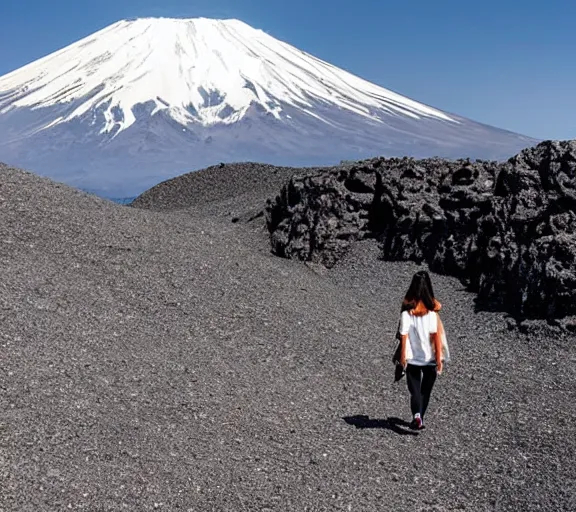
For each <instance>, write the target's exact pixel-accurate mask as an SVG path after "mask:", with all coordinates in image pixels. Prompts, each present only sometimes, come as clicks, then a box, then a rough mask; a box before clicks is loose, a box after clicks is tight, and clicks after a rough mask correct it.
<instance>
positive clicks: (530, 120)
mask: <svg viewBox="0 0 576 512" xmlns="http://www.w3.org/2000/svg"><path fill="white" fill-rule="evenodd" d="M144 16H170V17H197V16H205V17H213V18H238V19H241V20H243V21H245V22H246V23H248V24H250V25H252V26H254V27H256V28H261V29H263V30H265V31H266V32H268V33H269V34H271V35H272V36H274V37H277V38H279V39H282V40H284V41H286V42H288V43H290V44H293V45H294V46H297V47H298V48H300V49H302V50H305V51H307V52H309V53H312V54H314V55H316V56H317V57H319V58H321V59H324V60H326V61H329V62H330V63H332V64H334V65H337V66H339V67H342V68H344V69H346V70H348V71H351V72H353V73H355V74H357V75H360V76H361V77H363V78H366V79H368V80H370V81H372V82H375V83H377V84H379V85H382V86H384V87H386V88H388V89H392V90H394V91H397V92H399V93H400V94H403V95H404V96H408V97H410V98H413V99H415V100H418V101H420V102H422V103H426V104H429V105H432V106H434V107H437V108H440V109H442V110H445V111H448V112H452V113H456V114H459V115H462V116H465V117H469V118H472V119H474V120H476V121H480V122H484V123H487V124H491V125H494V126H498V127H501V128H506V129H509V130H512V131H516V132H519V133H522V134H525V135H531V136H533V137H538V138H543V139H544V138H557V139H568V138H576V66H575V57H576V0H547V1H546V2H544V1H543V0H541V1H538V2H537V1H535V0H394V1H389V0H0V75H3V74H5V73H7V72H9V71H11V70H13V69H16V68H18V67H20V66H23V65H24V64H27V63H28V62H31V61H33V60H35V59H37V58H40V57H42V56H44V55H47V54H48V53H50V52H52V51H55V50H57V49H59V48H62V47H64V46H66V45H68V44H70V43H72V42H74V41H77V40H78V39H80V38H82V37H85V36H87V35H89V34H91V33H92V32H95V31H96V30H99V29H101V28H104V27H105V26H107V25H109V24H111V23H114V22H116V21H118V20H120V19H123V18H133V17H144Z"/></svg>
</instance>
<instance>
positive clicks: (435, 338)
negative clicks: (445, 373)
mask: <svg viewBox="0 0 576 512" xmlns="http://www.w3.org/2000/svg"><path fill="white" fill-rule="evenodd" d="M430 337H431V338H432V344H433V346H434V354H435V355H436V371H437V372H438V374H441V373H442V370H443V369H444V368H443V366H444V365H443V363H442V339H441V338H440V333H437V332H434V333H432V334H430Z"/></svg>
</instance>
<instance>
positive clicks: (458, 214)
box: [267, 141, 576, 318]
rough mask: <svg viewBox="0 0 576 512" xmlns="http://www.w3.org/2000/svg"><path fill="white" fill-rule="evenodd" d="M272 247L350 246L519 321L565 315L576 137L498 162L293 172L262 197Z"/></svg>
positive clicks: (325, 250) (322, 254)
mask: <svg viewBox="0 0 576 512" xmlns="http://www.w3.org/2000/svg"><path fill="white" fill-rule="evenodd" d="M267 223H268V229H269V231H270V239H271V244H272V251H273V252H274V253H275V254H277V255H279V256H283V257H290V258H299V259H302V260H307V261H314V262H317V263H322V264H324V265H326V266H332V265H333V264H334V263H335V262H336V261H337V260H338V259H339V258H340V257H341V256H342V255H343V254H344V253H345V252H346V250H347V249H348V247H349V246H350V244H351V243H353V242H354V241H356V240H360V239H362V238H366V237H371V238H376V239H377V240H379V241H380V242H381V247H382V257H383V258H384V259H388V260H412V261H416V262H425V263H427V264H428V265H429V266H430V268H431V269H432V270H434V271H436V272H440V273H445V274H451V275H455V276H457V277H459V278H460V279H461V280H463V281H464V282H465V283H466V284H467V285H469V287H470V289H471V290H474V291H476V292H477V293H478V298H479V300H480V302H481V303H484V304H485V305H490V307H497V308H499V309H504V310H507V311H510V312H511V313H514V314H515V315H517V316H519V317H533V318H558V317H564V316H568V315H575V314H576V227H575V226H576V141H570V142H551V141H548V142H544V143H541V144H540V145H538V146H536V147H535V148H531V149H527V150H524V151H523V152H522V153H520V154H519V155H517V156H515V157H513V158H511V159H510V160H509V161H508V162H505V163H497V162H486V161H475V162H472V161H469V160H459V161H447V160H442V159H426V160H414V159H410V158H404V159H383V158H381V159H375V160H371V161H365V162H361V163H358V164H357V165H355V166H352V167H349V168H334V169H332V170H327V171H322V172H319V173H316V174H313V175H308V176H299V177H294V178H292V179H291V180H290V181H289V182H288V183H287V184H286V185H285V186H284V187H283V189H282V191H281V193H280V195H279V196H277V197H276V199H275V200H274V201H269V202H268V207H267Z"/></svg>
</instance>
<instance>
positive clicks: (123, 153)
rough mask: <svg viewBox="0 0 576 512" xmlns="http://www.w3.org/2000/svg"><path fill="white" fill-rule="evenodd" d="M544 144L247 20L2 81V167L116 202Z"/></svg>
mask: <svg viewBox="0 0 576 512" xmlns="http://www.w3.org/2000/svg"><path fill="white" fill-rule="evenodd" d="M535 142H536V141H535V140H533V139H530V138H528V137H523V136H521V135H517V134H515V133H511V132H508V131H505V130H501V129H498V128H493V127H490V126H486V125H483V124H480V123H476V122H473V121H470V120H468V119H465V118H462V117H459V116H456V115H452V114H448V113H445V112H442V111H441V110H438V109H435V108H432V107H429V106H426V105H423V104H421V103H418V102H416V101H413V100H411V99H408V98H406V97H403V96H401V95H399V94H396V93H394V92H391V91H389V90H387V89H384V88H382V87H380V86H377V85H374V84H372V83H370V82H367V81H366V80H363V79H361V78H359V77H357V76H354V75H352V74H350V73H348V72H346V71H343V70H341V69H339V68H337V67H334V66H332V65H330V64H328V63H326V62H323V61H321V60H319V59H317V58H315V57H313V56H312V55H309V54H307V53H305V52H303V51H300V50H298V49H296V48H294V47H293V46H290V45H289V44H286V43H284V42H281V41H279V40H277V39H274V38H273V37H271V36H270V35H268V34H266V33H265V32H263V31H261V30H256V29H254V28H252V27H250V26H248V25H246V24H245V23H243V22H241V21H238V20H211V19H204V18H198V19H166V18H145V19H136V20H125V21H120V22H118V23H115V24H113V25H111V26H109V27H107V28H105V29H103V30H101V31H99V32H96V33H94V34H93V35H91V36H88V37H86V38H85V39H82V40H80V41H78V42H76V43H74V44H72V45H70V46H68V47H66V48H64V49H62V50H60V51H57V52H55V53H53V54H51V55H48V56H47V57H44V58H42V59H40V60H38V61H35V62H33V63H31V64H28V65H27V66H24V67H23V68H20V69H18V70H16V71H13V72H11V73H9V74H7V75H4V76H3V77H0V161H5V162H8V163H11V164H16V165H18V166H21V167H25V168H29V169H31V170H34V171H35V172H37V173H39V174H42V175H46V176H49V177H51V178H54V179H56V180H59V181H63V182H66V183H68V184H70V185H73V186H76V187H79V188H83V189H87V190H91V191H93V192H96V193H99V194H101V195H107V196H111V195H115V196H121V195H135V194H137V193H139V192H141V191H143V190H144V189H146V188H148V187H150V186H152V185H155V184H156V183H158V182H159V181H162V180H165V179H168V178H171V177H174V176H175V175H178V174H182V173H184V172H188V171H190V170H194V169H199V168H202V167H206V166H209V165H213V164H216V163H219V162H231V161H260V162H265V163H274V164H280V165H299V166H302V165H324V164H334V163H336V162H337V161H339V160H343V159H362V158H368V157H372V156H380V155H383V156H401V155H410V156H415V157H425V156H444V157H450V158H452V157H472V158H485V159H503V158H507V157H510V156H512V155H513V154H515V153H517V152H518V151H519V150H521V149H523V148H525V147H527V146H531V145H533V144H534V143H535Z"/></svg>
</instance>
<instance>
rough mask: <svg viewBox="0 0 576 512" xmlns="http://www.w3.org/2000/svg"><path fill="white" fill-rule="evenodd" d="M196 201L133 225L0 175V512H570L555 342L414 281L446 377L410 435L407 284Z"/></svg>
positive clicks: (238, 202) (574, 358) (104, 208)
mask: <svg viewBox="0 0 576 512" xmlns="http://www.w3.org/2000/svg"><path fill="white" fill-rule="evenodd" d="M240 168H241V167H239V168H237V169H240ZM212 172H216V171H212ZM219 172H221V173H222V176H225V175H226V172H227V169H226V168H222V169H220V171H219ZM247 172H248V171H247ZM202 178H203V175H202V173H199V174H197V175H194V177H190V176H189V177H187V178H186V179H188V180H192V181H196V183H197V184H198V187H197V188H196V189H195V190H196V192H195V193H196V196H195V197H196V200H195V201H194V204H189V203H190V202H188V203H187V199H186V198H185V197H182V198H181V199H180V200H179V201H180V202H179V203H177V204H179V205H183V204H188V207H186V208H184V209H182V208H180V209H177V210H173V211H170V207H169V205H167V204H164V205H160V206H158V208H157V210H164V211H152V210H143V209H137V208H129V207H124V206H120V205H116V204H113V203H110V202H107V201H104V200H101V199H98V198H96V197H92V196H87V195H85V194H82V193H79V192H76V191H74V190H72V189H69V188H67V187H65V186H62V185H57V184H55V183H53V182H50V181H48V180H44V179H41V178H38V177H36V176H34V175H31V174H27V173H24V172H22V171H17V170H14V169H10V168H6V167H1V168H0V262H1V265H0V272H1V279H0V287H1V288H0V316H1V323H0V325H1V326H2V328H1V338H0V340H1V345H0V350H1V357H2V367H1V371H0V409H1V411H2V416H1V419H0V510H3V511H44V510H55V511H56V510H88V511H108V510H110V511H112V510H114V511H116V510H134V511H145V510H170V511H172V510H192V511H196V510H198V511H207V510H217V511H220V510H222V511H248V510H254V511H256V510H258V511H262V510H279V511H300V510H303V511H304V510H309V511H324V510H326V511H332V510H354V511H371V510H394V511H396V510H398V511H402V510H410V511H433V510H435V511H445V510H470V511H484V510H542V511H556V510H558V511H560V510H562V511H568V510H574V509H575V508H576V499H575V496H576V487H575V482H576V468H575V466H574V464H573V460H574V459H575V456H576V454H575V447H576V440H575V439H574V435H573V434H574V428H573V425H574V422H575V420H576V408H575V405H574V404H575V401H576V392H575V387H574V382H575V379H576V369H575V368H576V365H575V363H576V353H575V350H576V349H575V348H574V347H575V346H576V345H575V341H576V340H575V339H574V337H569V336H568V335H567V334H565V333H563V332H554V331H551V330H547V329H546V328H544V327H542V328H541V329H540V330H539V331H537V330H536V328H535V330H534V331H533V333H532V334H523V333H521V332H519V331H518V330H516V329H511V328H510V326H509V323H508V320H507V319H506V318H505V316H504V315H503V314H499V313H489V312H480V313H474V296H473V295H471V294H469V293H466V292H465V291H463V290H462V286H461V285H460V284H459V283H458V282H457V281H456V280H455V279H452V278H446V277H441V276H433V278H434V283H435V286H436V292H437V295H438V296H439V298H440V300H441V301H442V302H443V304H444V313H443V318H444V321H445V324H446V329H447V331H448V334H449V336H450V343H451V349H452V352H453V362H452V363H451V364H450V365H449V367H448V369H447V371H446V372H445V375H444V376H442V377H441V378H440V380H439V381H438V384H437V387H436V389H435V393H434V396H433V400H432V402H431V405H430V412H429V417H428V419H427V424H428V428H427V429H426V430H425V431H423V432H421V433H414V432H411V431H409V430H408V429H407V428H406V427H405V426H404V424H403V423H402V421H399V420H395V419H394V418H401V419H404V420H407V419H409V418H408V417H409V411H408V400H407V395H408V394H407V391H406V390H405V382H402V383H401V384H400V386H395V385H393V384H392V370H393V369H392V367H391V364H390V361H389V359H390V354H391V351H392V339H393V334H394V330H395V328H396V324H397V313H398V306H399V300H400V298H401V296H402V294H403V293H404V291H405V288H406V286H407V284H408V281H409V279H410V276H411V274H412V272H413V271H414V270H415V269H416V268H417V267H416V266H415V264H413V263H389V262H382V261H379V260H378V258H377V254H378V248H377V247H376V246H375V245H373V242H372V241H362V242H359V243H357V244H355V245H353V246H352V247H351V249H350V251H348V252H347V254H346V255H345V256H344V257H343V258H342V259H341V260H340V261H339V262H338V263H337V264H336V265H334V267H332V268H331V269H330V270H327V269H325V268H324V267H322V266H318V265H314V264H305V263H301V262H297V261H291V260H287V259H281V258H277V257H275V256H273V255H271V254H270V250H269V242H268V235H267V231H266V227H265V222H264V218H263V217H256V218H255V219H254V220H252V221H251V222H245V221H244V220H243V219H247V218H251V217H253V215H252V212H253V210H255V209H257V208H258V204H262V206H264V204H265V200H266V196H262V197H261V198H260V199H259V203H258V202H256V199H257V197H256V196H257V192H258V191H257V190H255V191H254V194H253V195H250V194H247V193H246V192H245V190H244V189H243V187H242V186H236V185H235V183H234V182H233V181H232V180H225V179H222V180H220V181H219V182H218V183H220V184H221V186H222V187H224V188H223V189H222V190H223V191H224V192H225V193H222V194H220V195H218V197H214V196H211V195H210V194H211V193H212V192H211V188H212V185H211V183H210V182H209V181H208V182H207V181H204V182H203V181H202ZM201 183H204V186H205V187H206V188H202V186H201V185H200V184H201ZM172 185H173V186H174V187H175V190H176V189H177V188H178V187H177V185H178V183H177V182H174V183H172ZM219 186H220V185H219ZM182 193H183V194H184V195H185V194H186V193H187V192H186V191H185V189H184V188H182ZM203 197H208V198H209V199H210V201H207V202H203ZM136 204H141V205H142V203H141V202H139V201H136V203H135V205H136ZM175 204H176V203H175ZM147 206H148V207H150V208H153V207H154V206H155V204H154V201H153V198H152V197H149V200H148V203H147ZM156 206H157V205H156ZM232 217H235V218H238V219H240V222H235V223H234V222H231V218H232ZM538 326H540V324H537V325H536V327H538ZM531 332H532V331H531Z"/></svg>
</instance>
